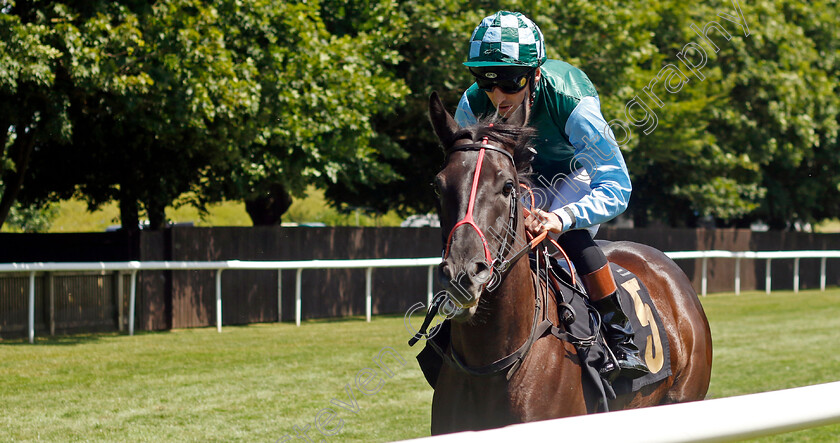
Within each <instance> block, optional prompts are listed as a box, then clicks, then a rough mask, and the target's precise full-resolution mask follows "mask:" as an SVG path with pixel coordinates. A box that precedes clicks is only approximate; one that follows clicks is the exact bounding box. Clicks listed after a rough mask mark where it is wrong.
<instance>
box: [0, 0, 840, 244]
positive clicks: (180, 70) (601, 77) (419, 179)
mask: <svg viewBox="0 0 840 443" xmlns="http://www.w3.org/2000/svg"><path fill="white" fill-rule="evenodd" d="M736 5H737V8H738V9H736ZM0 6H2V9H0V37H2V38H0V126H2V127H3V128H4V131H3V132H2V133H0V134H1V135H0V137H2V140H0V141H2V143H0V146H3V147H4V150H3V153H2V155H0V180H2V183H3V184H4V195H3V198H2V200H0V221H2V220H3V219H4V218H5V213H7V212H8V211H10V209H11V207H12V203H13V202H14V201H15V200H20V202H21V204H22V206H23V207H29V206H33V205H34V206H35V207H37V206H40V205H43V204H45V203H47V202H50V201H55V200H58V199H61V198H68V197H70V196H73V195H76V196H79V197H82V198H84V199H85V200H86V201H87V202H88V204H89V206H90V208H92V209H93V208H96V207H98V206H100V205H102V204H104V203H106V202H108V201H113V200H119V201H120V202H121V206H120V208H121V216H122V221H123V224H124V225H126V226H134V225H136V223H134V222H132V220H135V221H136V219H138V218H139V217H140V216H141V215H142V214H143V213H145V214H146V216H148V217H149V218H150V219H152V225H153V226H162V225H163V223H164V222H165V218H166V216H165V212H164V208H165V207H166V206H167V205H169V204H171V203H173V202H177V204H179V205H180V204H191V205H194V206H197V207H199V208H204V207H205V205H207V204H210V203H212V202H218V201H224V200H246V201H254V200H259V199H273V200H272V201H275V202H280V203H275V204H279V205H280V206H281V209H282V210H283V211H285V210H286V208H285V207H282V202H284V201H285V202H288V201H290V200H288V194H293V195H296V196H300V195H302V194H303V193H304V192H305V189H307V187H308V186H316V187H318V188H322V189H326V197H327V200H328V201H329V202H330V203H331V204H333V205H334V206H336V207H337V208H338V209H341V210H345V211H346V210H350V209H351V208H354V207H365V208H371V209H372V210H374V211H376V212H380V213H384V212H386V211H388V210H391V209H395V210H397V211H399V212H400V213H401V214H406V213H409V212H427V211H430V210H433V209H434V206H435V200H434V194H433V193H432V192H431V191H430V189H429V187H428V183H429V182H430V181H431V179H432V177H433V175H434V173H435V172H436V171H437V169H438V168H439V167H440V164H441V161H442V155H441V151H440V148H439V147H438V146H437V141H436V140H435V138H434V136H433V134H432V131H430V130H429V125H428V123H427V116H426V114H427V103H428V96H429V94H430V93H431V92H432V91H435V90H436V91H439V92H440V93H441V96H442V98H443V99H444V102H445V103H447V105H448V107H449V108H450V109H454V107H455V104H456V103H457V101H458V99H459V97H460V94H461V92H462V91H463V90H464V89H465V88H466V87H467V86H468V85H469V84H470V82H471V78H470V76H469V73H468V72H467V70H466V69H464V68H463V66H462V65H461V62H462V61H463V60H464V58H465V55H466V51H467V43H466V42H467V40H468V37H469V34H470V32H471V31H472V29H473V28H474V26H475V25H476V24H477V23H478V21H479V20H480V19H481V18H482V17H484V16H485V15H488V14H490V13H492V12H494V11H496V10H498V9H502V8H504V9H511V10H520V11H523V12H525V13H526V14H527V15H529V16H530V17H531V18H533V19H534V20H535V21H536V22H537V24H539V25H540V27H541V28H542V30H543V33H544V35H545V37H546V42H547V51H548V55H549V57H551V58H560V59H564V60H567V61H569V62H570V63H572V64H575V65H577V66H579V67H581V68H582V69H583V70H584V71H585V72H586V73H587V74H588V75H589V76H590V78H591V79H592V80H593V82H594V83H595V85H596V87H597V88H598V91H599V95H600V98H601V102H602V108H603V112H604V115H605V116H606V117H607V120H622V121H624V122H626V123H627V124H628V128H629V130H630V134H629V135H630V136H629V139H628V140H626V142H625V143H623V144H622V149H623V152H624V155H625V158H626V160H627V163H628V166H629V170H630V173H631V178H632V181H633V185H634V192H633V197H632V200H631V204H630V208H629V214H630V215H631V216H632V217H633V218H634V219H635V221H636V222H637V226H643V225H645V224H647V223H649V222H651V221H654V220H658V221H662V222H665V223H667V224H670V225H676V226H684V225H687V226H692V225H694V224H696V222H697V220H698V219H699V218H701V217H706V216H712V217H715V218H717V219H718V221H719V222H720V223H722V224H730V225H733V224H734V225H742V226H743V225H748V224H749V223H751V222H752V221H755V220H759V219H761V220H764V221H766V222H768V223H769V224H770V225H771V226H772V227H774V228H785V227H787V226H789V225H790V224H791V223H792V222H794V221H797V220H801V221H805V222H817V221H820V220H823V219H830V218H834V217H838V216H840V201H838V199H837V198H835V196H836V194H837V192H838V191H840V172H838V171H840V149H838V148H840V142H838V128H840V83H838V82H837V79H838V78H840V43H838V42H840V15H838V14H836V10H837V9H838V4H837V1H836V0H820V1H814V2H804V3H803V2H794V1H792V0H781V1H769V0H761V1H758V2H753V3H749V4H745V3H742V2H737V1H731V0H713V1H711V2H704V3H701V4H697V3H690V2H689V3H686V2H678V1H675V0H633V1H630V2H618V1H615V0H607V1H603V2H587V1H584V0H569V1H566V2H560V3H551V2H536V1H533V0H528V1H525V0H518V1H513V2H499V1H475V0H450V1H443V0H408V1H403V2H396V1H393V0H320V1H314V2H313V1H291V2H270V1H267V0H258V1H253V2H238V1H235V0H219V1H216V2H210V3H208V2H198V1H197V0H165V1H161V2H154V3H151V4H149V3H147V2H137V1H132V0H122V1H117V2H69V1H68V2H64V3H46V2H31V1H17V2H10V1H4V2H2V3H0ZM739 11H740V12H743V14H744V17H745V23H746V25H747V27H748V29H749V32H747V31H746V29H742V27H741V26H740V25H739V24H737V23H734V22H733V21H732V20H727V19H725V18H723V17H725V16H726V14H728V16H729V17H730V18H732V17H734V16H738V15H739ZM713 22H714V23H718V24H719V25H720V26H721V27H722V28H723V29H725V32H726V33H727V34H728V38H725V36H723V35H722V34H720V33H719V32H718V31H716V30H712V31H710V34H709V35H710V37H709V38H710V41H705V39H704V38H702V37H700V36H699V35H698V34H697V32H696V31H695V29H693V28H692V25H693V26H694V27H695V28H697V30H702V29H704V27H706V26H707V25H709V24H712V23H713ZM694 44H697V45H699V46H698V47H700V48H702V49H703V52H704V53H705V55H706V56H707V59H706V61H705V66H704V67H703V68H702V69H700V70H699V71H698V73H699V75H698V73H694V72H692V71H690V70H688V69H687V68H686V66H685V63H683V62H682V61H681V60H680V58H679V56H678V54H679V53H681V52H682V51H684V50H685V48H686V47H687V46H686V45H694ZM712 45H714V46H715V47H717V48H718V50H717V51H716V50H714V47H713V46H712ZM687 54H691V55H685V57H684V58H693V59H694V60H698V53H697V52H696V51H694V52H693V53H692V52H690V51H689V52H688V53H687ZM669 65H673V66H678V67H679V69H680V70H681V71H683V72H684V73H685V74H683V75H685V81H684V82H683V83H684V84H683V85H682V86H681V87H679V88H677V89H678V90H674V91H673V92H670V91H665V89H664V86H663V84H664V82H663V81H662V79H659V80H658V83H657V84H656V86H654V87H650V85H651V83H652V82H656V81H657V76H658V75H659V74H660V73H661V72H662V69H663V68H665V67H667V66H669ZM701 77H702V78H701ZM650 91H653V94H654V95H655V96H656V99H654V98H653V97H651V94H650ZM634 99H635V100H638V101H642V102H645V103H646V105H647V106H648V107H649V109H650V112H649V113H648V115H651V114H652V115H655V119H656V126H655V128H652V126H651V125H650V124H649V122H647V123H645V122H641V121H637V122H634V121H633V120H640V118H641V117H640V116H642V110H641V108H639V107H638V106H637V107H636V108H634V109H631V110H630V111H628V107H629V106H628V104H630V103H632V102H631V100H634ZM657 100H658V102H657ZM652 115H651V116H652ZM184 195H186V196H187V197H183V196H184ZM281 212H282V211H281ZM277 221H278V222H279V219H278V220H277Z"/></svg>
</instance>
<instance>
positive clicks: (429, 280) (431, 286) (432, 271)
mask: <svg viewBox="0 0 840 443" xmlns="http://www.w3.org/2000/svg"><path fill="white" fill-rule="evenodd" d="M435 268H436V266H429V274H428V275H427V276H426V285H427V290H426V306H430V305H431V304H432V297H434V294H432V291H433V290H434V274H435Z"/></svg>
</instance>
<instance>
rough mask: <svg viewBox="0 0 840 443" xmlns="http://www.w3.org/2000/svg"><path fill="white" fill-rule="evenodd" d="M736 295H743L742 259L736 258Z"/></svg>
mask: <svg viewBox="0 0 840 443" xmlns="http://www.w3.org/2000/svg"><path fill="white" fill-rule="evenodd" d="M735 295H741V257H735Z"/></svg>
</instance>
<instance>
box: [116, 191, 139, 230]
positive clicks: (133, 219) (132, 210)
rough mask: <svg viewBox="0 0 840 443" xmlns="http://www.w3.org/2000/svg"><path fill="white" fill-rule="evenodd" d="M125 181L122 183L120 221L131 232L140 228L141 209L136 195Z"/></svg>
mask: <svg viewBox="0 0 840 443" xmlns="http://www.w3.org/2000/svg"><path fill="white" fill-rule="evenodd" d="M127 189H128V186H127V185H126V184H125V183H122V184H120V222H121V223H122V228H123V229H125V230H126V231H129V232H135V231H139V230H140V210H139V208H138V204H137V197H135V196H134V195H133V194H132V193H131V192H129V191H128V190H127Z"/></svg>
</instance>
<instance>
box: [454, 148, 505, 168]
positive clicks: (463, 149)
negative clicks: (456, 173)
mask: <svg viewBox="0 0 840 443" xmlns="http://www.w3.org/2000/svg"><path fill="white" fill-rule="evenodd" d="M482 149H487V150H488V151H496V152H500V153H502V154H504V155H506V156H507V158H508V159H509V160H510V162H511V163H513V165H514V166H516V162H515V161H514V160H513V155H512V154H511V153H510V152H508V151H507V150H505V149H502V148H498V147H496V146H493V145H491V144H489V143H488V144H485V143H470V144H467V145H458V146H453V147H451V148H449V149H447V150H446V157H447V158H448V157H449V154H451V153H453V152H458V151H480V150H482Z"/></svg>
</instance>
